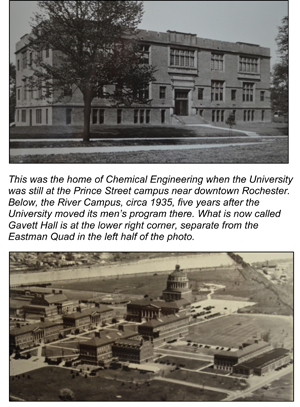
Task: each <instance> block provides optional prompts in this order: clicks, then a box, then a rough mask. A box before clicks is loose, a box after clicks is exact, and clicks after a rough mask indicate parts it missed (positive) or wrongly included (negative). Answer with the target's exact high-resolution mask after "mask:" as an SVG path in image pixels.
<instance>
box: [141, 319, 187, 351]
mask: <svg viewBox="0 0 300 407" xmlns="http://www.w3.org/2000/svg"><path fill="white" fill-rule="evenodd" d="M188 331H189V317H188V316H187V315H180V314H174V315H173V314H172V315H167V316H164V317H161V318H158V319H151V320H150V321H148V322H145V323H143V324H141V325H139V327H138V332H139V334H140V335H141V336H142V337H143V338H144V339H145V340H147V341H150V342H151V343H152V344H153V346H158V345H161V344H163V343H164V342H168V341H171V340H174V339H178V338H181V337H184V336H186V335H187V334H188Z"/></svg>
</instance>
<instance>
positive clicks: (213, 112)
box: [211, 110, 216, 122]
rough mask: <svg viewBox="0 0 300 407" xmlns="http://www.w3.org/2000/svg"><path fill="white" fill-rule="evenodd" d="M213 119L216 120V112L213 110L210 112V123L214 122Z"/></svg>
mask: <svg viewBox="0 0 300 407" xmlns="http://www.w3.org/2000/svg"><path fill="white" fill-rule="evenodd" d="M215 119H216V111H215V110H213V111H212V115H211V121H212V122H214V121H215Z"/></svg>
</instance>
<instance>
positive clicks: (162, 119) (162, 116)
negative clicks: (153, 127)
mask: <svg viewBox="0 0 300 407" xmlns="http://www.w3.org/2000/svg"><path fill="white" fill-rule="evenodd" d="M165 121H166V111H165V110H162V111H161V124H164V123H165Z"/></svg>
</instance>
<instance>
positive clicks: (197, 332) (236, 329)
mask: <svg viewBox="0 0 300 407" xmlns="http://www.w3.org/2000/svg"><path fill="white" fill-rule="evenodd" d="M268 332H270V333H269V336H270V342H271V343H272V345H273V346H275V347H281V345H282V344H283V345H284V347H285V348H287V349H291V348H292V347H293V322H292V319H291V318H288V317H280V316H276V315H270V316H268V315H242V314H238V315H230V316H227V317H222V318H218V319H217V320H211V321H208V322H205V323H203V324H198V325H193V326H191V327H190V330H189V336H188V338H189V339H191V340H192V341H195V342H197V341H198V340H199V338H200V339H201V341H202V342H203V343H206V344H210V345H216V346H223V347H235V348H238V347H239V345H241V344H242V343H243V342H245V341H246V340H248V339H254V337H255V338H257V339H260V337H261V334H266V333H268Z"/></svg>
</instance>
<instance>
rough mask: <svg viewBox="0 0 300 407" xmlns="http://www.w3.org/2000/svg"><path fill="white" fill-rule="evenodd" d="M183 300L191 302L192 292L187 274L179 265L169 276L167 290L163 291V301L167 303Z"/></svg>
mask: <svg viewBox="0 0 300 407" xmlns="http://www.w3.org/2000/svg"><path fill="white" fill-rule="evenodd" d="M183 298H184V299H186V300H187V301H189V302H191V299H192V290H191V289H190V287H189V280H188V278H187V274H186V273H185V272H184V271H183V270H181V269H180V266H179V264H177V265H176V268H175V270H174V271H173V273H171V274H169V276H168V280H167V288H166V289H165V290H163V299H164V300H165V301H178V300H181V299H183Z"/></svg>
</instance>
